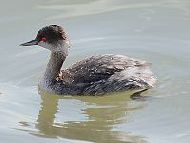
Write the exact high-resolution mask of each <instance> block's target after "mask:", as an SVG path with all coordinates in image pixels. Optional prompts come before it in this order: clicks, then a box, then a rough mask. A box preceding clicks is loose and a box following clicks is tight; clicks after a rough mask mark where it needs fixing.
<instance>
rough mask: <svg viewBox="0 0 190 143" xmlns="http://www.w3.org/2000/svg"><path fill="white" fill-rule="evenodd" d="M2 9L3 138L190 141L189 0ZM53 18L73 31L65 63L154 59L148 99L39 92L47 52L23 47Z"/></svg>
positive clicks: (85, 142) (51, 1)
mask: <svg viewBox="0 0 190 143" xmlns="http://www.w3.org/2000/svg"><path fill="white" fill-rule="evenodd" d="M0 10H1V13H0V16H1V18H0V25H1V26H0V31H1V32H0V42H1V47H0V50H1V53H0V58H1V60H0V67H1V74H0V93H1V94H0V114H1V118H0V123H1V126H0V139H1V142H3V143H11V142H15V141H16V142H19V143H25V142H28V143H33V142H36V143H44V142H48V143H59V142H66V143H92V142H97V143H106V142H109V143H115V142H117V143H120V142H121V143H123V142H128V143H179V142H180V143H188V142H189V141H190V124H189V120H190V114H189V113H190V108H189V104H190V96H189V93H190V88H189V86H190V74H189V71H190V63H189V60H190V57H189V55H190V49H189V47H190V42H189V40H190V39H189V37H190V28H189V25H190V2H189V1H187V0H160V1H152V0H136V1H134V0H125V1H123V0H101V1H100V0H94V1H90V0H78V1H71V0H64V1H63V0H46V1H45V0H40V1H37V0H30V1H29V0H17V1H11V0H7V1H3V2H2V4H1V6H0ZM49 24H59V25H62V26H64V27H65V29H66V31H67V32H68V33H69V36H70V39H71V42H72V45H73V47H72V48H71V49H70V53H69V57H68V59H67V60H66V63H65V64H64V67H68V66H69V65H71V64H73V63H74V62H76V61H78V60H80V59H83V58H85V57H86V56H91V55H95V54H104V53H115V54H124V55H128V56H131V57H136V58H140V59H145V60H147V61H150V62H152V63H153V65H152V70H153V71H154V72H155V74H156V75H157V77H158V83H157V85H156V87H155V88H154V89H152V90H151V91H149V92H147V93H146V96H148V98H147V99H145V100H144V101H134V100H131V99H130V98H129V95H126V94H125V95H117V96H108V97H60V96H55V95H54V96H51V95H47V94H44V93H40V94H39V93H38V89H37V83H38V79H39V77H40V75H41V74H42V73H43V70H44V68H45V66H46V63H47V60H48V55H49V52H48V51H46V50H44V49H42V48H40V47H37V46H36V47H19V46H18V45H19V44H20V43H22V42H25V41H28V40H31V39H33V38H34V37H35V35H36V32H37V30H38V29H39V28H41V27H43V26H44V25H49Z"/></svg>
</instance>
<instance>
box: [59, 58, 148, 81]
mask: <svg viewBox="0 0 190 143" xmlns="http://www.w3.org/2000/svg"><path fill="white" fill-rule="evenodd" d="M147 65H148V63H147V62H146V61H142V60H137V59H133V58H129V57H127V56H122V55H98V56H92V57H90V58H87V59H84V60H82V61H80V62H77V63H75V64H74V65H73V66H72V67H70V68H68V69H66V70H64V71H61V75H60V78H61V79H63V81H65V82H72V83H73V82H74V83H76V84H78V83H92V82H96V81H100V80H105V79H108V78H109V77H111V76H112V75H113V74H115V73H116V72H121V71H122V70H125V69H127V68H129V67H143V66H147Z"/></svg>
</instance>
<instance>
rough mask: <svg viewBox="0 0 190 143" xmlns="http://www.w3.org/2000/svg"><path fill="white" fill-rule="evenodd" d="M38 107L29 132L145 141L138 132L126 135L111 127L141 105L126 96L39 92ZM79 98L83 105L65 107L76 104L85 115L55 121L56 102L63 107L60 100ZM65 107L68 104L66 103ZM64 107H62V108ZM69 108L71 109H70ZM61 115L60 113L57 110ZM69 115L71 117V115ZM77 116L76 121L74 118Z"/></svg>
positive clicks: (101, 141)
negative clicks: (61, 94)
mask: <svg viewBox="0 0 190 143" xmlns="http://www.w3.org/2000/svg"><path fill="white" fill-rule="evenodd" d="M40 95H41V109H40V111H39V114H38V118H37V122H36V124H35V128H36V129H37V130H38V132H30V134H33V135H36V136H40V137H46V138H66V139H72V140H82V141H89V142H98V143H105V142H109V143H115V142H117V143H123V142H125V143H126V142H130V143H133V142H134V143H136V142H141V143H145V142H146V143H147V141H145V140H144V138H143V137H141V136H135V135H131V134H130V135H129V134H128V133H127V132H121V131H114V130H113V128H114V127H116V126H117V124H121V123H126V122H127V119H128V114H130V113H131V112H133V111H136V110H138V109H140V108H143V106H144V104H140V105H136V107H134V105H133V107H130V106H131V105H129V104H130V103H132V102H133V101H131V99H130V96H128V95H127V96H126V95H113V96H102V97H97V96H96V97H87V96H84V97H81V96H77V97H73V96H72V97H63V96H58V95H49V94H46V93H42V92H41V93H40ZM61 101H64V102H67V103H68V102H73V101H80V103H81V104H83V105H84V107H85V108H80V107H79V106H75V105H73V104H72V105H73V106H71V107H69V108H70V109H72V110H75V109H76V108H80V109H79V110H81V111H82V113H83V115H85V117H86V118H87V119H85V120H80V119H73V120H74V121H73V120H72V121H71V120H68V121H63V122H60V121H59V122H58V121H57V120H60V119H57V118H58V117H57V114H58V113H60V111H61V110H64V109H60V106H62V107H63V108H64V105H61V104H64V102H61ZM67 108H68V107H67ZM65 110H66V109H65ZM72 110H71V111H72ZM61 116H64V114H61ZM72 117H75V115H74V116H72ZM77 120H78V121H77Z"/></svg>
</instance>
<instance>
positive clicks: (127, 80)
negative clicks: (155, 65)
mask: <svg viewBox="0 0 190 143" xmlns="http://www.w3.org/2000/svg"><path fill="white" fill-rule="evenodd" d="M48 34H49V35H48ZM59 34H60V35H59ZM52 37H53V38H52ZM44 38H45V40H44ZM51 38H52V39H51ZM35 40H36V44H37V45H40V46H42V47H44V48H46V49H49V50H50V51H51V57H50V60H49V63H48V65H47V68H46V71H45V73H44V76H43V77H42V79H41V80H40V82H39V87H40V89H43V90H45V91H48V92H53V93H56V94H63V95H103V94H106V93H112V92H118V91H128V90H144V89H149V88H151V87H153V85H154V84H155V82H156V78H155V77H154V75H153V73H152V72H151V70H150V64H149V63H147V62H146V61H143V60H137V59H133V58H129V57H127V56H123V55H112V54H106V55H97V56H92V57H90V58H86V59H84V60H82V61H79V62H77V63H76V64H74V65H72V66H71V67H70V68H67V69H65V70H61V68H62V64H63V62H64V61H65V59H66V57H67V55H68V46H69V42H68V39H67V36H66V34H65V32H64V30H63V29H62V28H61V27H60V26H56V25H51V26H48V27H44V28H42V29H41V30H40V31H39V32H38V35H37V37H36V39H35ZM35 40H32V42H31V41H30V42H27V43H24V44H21V45H22V46H29V45H34V41H35ZM48 40H49V41H48ZM31 43H32V44H31Z"/></svg>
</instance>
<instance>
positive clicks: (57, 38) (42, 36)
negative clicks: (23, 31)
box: [21, 25, 69, 51]
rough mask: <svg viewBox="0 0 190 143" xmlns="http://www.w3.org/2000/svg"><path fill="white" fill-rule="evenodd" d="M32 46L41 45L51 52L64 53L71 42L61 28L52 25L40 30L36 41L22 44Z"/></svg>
mask: <svg viewBox="0 0 190 143" xmlns="http://www.w3.org/2000/svg"><path fill="white" fill-rule="evenodd" d="M32 45H39V46H41V47H44V48H46V49H49V50H51V51H63V50H65V48H67V47H68V46H69V40H68V38H67V36H66V33H65V32H64V29H63V28H62V27H61V26H58V25H50V26H46V27H43V28H42V29H40V30H39V31H38V34H37V36H36V38H35V39H34V40H32V41H29V42H26V43H23V44H21V46H32Z"/></svg>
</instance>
